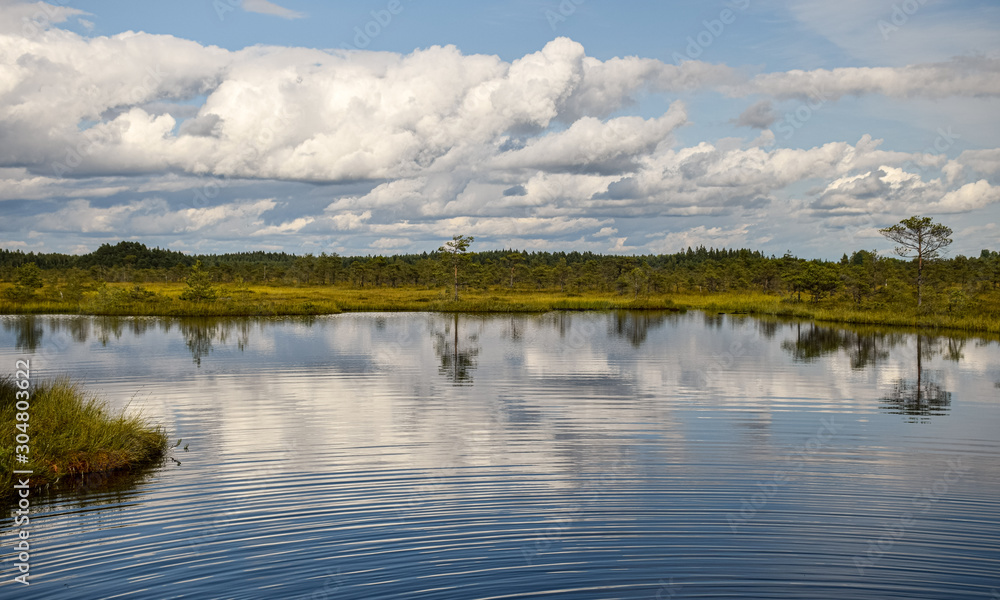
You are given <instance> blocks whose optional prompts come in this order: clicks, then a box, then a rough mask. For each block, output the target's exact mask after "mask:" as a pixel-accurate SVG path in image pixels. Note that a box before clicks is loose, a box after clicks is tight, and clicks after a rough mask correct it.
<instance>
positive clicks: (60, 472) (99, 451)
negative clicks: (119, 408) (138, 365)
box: [0, 377, 167, 500]
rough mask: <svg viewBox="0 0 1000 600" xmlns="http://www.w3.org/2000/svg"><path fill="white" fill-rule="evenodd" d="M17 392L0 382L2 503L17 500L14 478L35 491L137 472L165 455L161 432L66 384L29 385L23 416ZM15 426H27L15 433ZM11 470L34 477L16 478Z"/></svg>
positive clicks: (15, 387) (12, 382)
mask: <svg viewBox="0 0 1000 600" xmlns="http://www.w3.org/2000/svg"><path fill="white" fill-rule="evenodd" d="M21 381H24V380H21ZM32 383H33V382H32ZM21 391H22V390H21V389H20V388H19V387H18V385H17V384H16V382H15V380H13V379H11V378H10V377H6V378H3V379H0V432H2V436H0V464H2V465H3V469H0V489H2V490H3V491H2V492H0V497H2V498H3V499H4V500H13V499H14V498H16V496H15V492H16V490H15V488H14V485H15V484H16V483H17V482H16V481H15V478H18V479H19V480H20V479H24V478H27V479H28V480H29V485H30V487H31V488H35V489H37V488H42V487H45V486H49V485H51V484H54V483H56V482H59V481H60V480H65V479H72V478H75V477H79V476H81V475H86V474H90V473H107V472H116V471H123V470H136V469H140V468H142V467H145V466H148V465H151V464H154V463H156V462H157V461H158V460H160V459H161V458H162V457H163V455H164V452H165V451H166V448H167V436H166V433H165V432H164V431H163V429H162V428H160V427H154V426H152V425H151V424H150V423H149V422H148V421H147V420H145V419H144V418H142V417H141V416H129V415H126V414H125V413H124V412H121V413H113V412H111V411H110V410H109V409H108V407H107V405H106V403H105V402H103V401H101V400H100V399H98V398H96V397H94V396H91V395H88V394H87V393H85V392H84V391H82V390H81V389H80V387H79V386H77V385H75V384H73V383H71V382H69V381H67V380H57V381H53V382H48V383H43V384H40V385H38V386H37V387H36V386H35V385H31V386H30V387H29V388H28V390H27V391H28V392H29V394H28V400H27V402H28V410H26V411H21V410H17V409H18V406H17V401H18V400H19V398H17V393H18V392H21ZM20 399H23V395H22V397H21V398H20ZM21 408H24V405H23V404H22V405H21ZM24 419H27V420H26V421H25V420H24ZM19 423H21V424H26V425H27V426H26V427H22V428H18V427H17V425H18V424H19ZM18 435H26V436H27V444H18V441H19V440H18V439H17V436H18ZM20 441H25V438H24V437H21V439H20ZM24 446H27V448H26V449H27V452H25V450H26V449H25V448H24ZM19 454H20V455H22V456H25V457H27V462H26V463H21V462H20V461H18V460H17V455H19ZM15 469H17V470H24V471H33V473H32V474H30V475H15V474H14V472H13V471H14V470H15Z"/></svg>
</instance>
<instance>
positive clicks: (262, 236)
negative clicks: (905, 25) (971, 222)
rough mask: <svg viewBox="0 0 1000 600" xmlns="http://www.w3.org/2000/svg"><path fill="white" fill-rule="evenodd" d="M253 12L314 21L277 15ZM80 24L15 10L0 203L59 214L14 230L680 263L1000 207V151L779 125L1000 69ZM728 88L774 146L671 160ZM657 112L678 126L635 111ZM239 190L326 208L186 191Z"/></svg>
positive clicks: (2, 106)
mask: <svg viewBox="0 0 1000 600" xmlns="http://www.w3.org/2000/svg"><path fill="white" fill-rule="evenodd" d="M243 8H244V9H246V10H254V11H256V12H264V13H266V14H273V15H276V16H282V17H285V18H291V17H293V16H301V15H298V13H292V12H290V11H288V10H287V9H284V8H282V7H280V6H278V5H274V4H272V3H269V2H262V1H255V2H251V1H249V0H248V1H246V2H244V5H243ZM38 11H41V13H40V14H43V15H44V16H45V18H44V19H38V22H37V23H36V24H35V25H33V26H32V27H30V28H29V29H30V31H27V30H24V29H23V28H22V27H21V26H20V25H18V26H12V25H11V24H12V23H13V24H23V23H26V22H25V21H23V20H22V19H23V18H25V17H27V18H28V19H29V20H30V19H32V18H33V15H35V13H36V12H38ZM81 14H84V13H82V12H81V11H78V10H75V9H69V8H65V7H53V6H50V5H42V4H40V3H39V4H23V3H12V2H10V1H9V0H6V1H4V0H0V24H2V25H0V201H3V200H7V201H17V200H31V201H32V206H36V205H42V204H45V201H46V200H52V202H49V203H48V204H47V205H46V206H45V207H44V208H43V207H39V208H38V209H37V213H38V214H36V215H34V216H33V217H32V218H33V221H32V223H31V225H30V226H29V225H28V224H27V222H26V221H10V222H9V223H8V224H5V225H0V231H3V228H4V227H8V228H16V229H17V230H19V231H27V230H29V229H31V228H34V229H35V230H38V231H48V232H69V231H79V232H85V233H86V234H88V235H98V234H100V235H104V234H107V235H112V234H120V235H124V234H126V233H128V234H129V235H151V234H154V233H158V234H161V235H164V236H166V235H168V234H169V235H170V236H173V237H171V238H170V239H171V240H172V239H175V238H176V237H181V236H182V235H183V234H186V233H192V232H197V233H198V234H199V236H200V237H203V238H205V239H222V238H225V239H232V238H240V237H242V238H246V237H248V236H253V237H254V239H255V240H259V241H260V242H261V244H262V245H264V244H266V243H267V242H270V241H272V240H273V239H282V238H283V237H284V238H285V239H287V238H289V237H295V238H296V239H302V240H304V241H303V242H302V243H304V244H305V243H319V242H316V241H315V240H326V239H336V240H352V241H351V242H350V243H353V244H355V246H354V247H355V248H364V249H368V248H371V249H392V248H410V247H412V245H413V244H419V243H421V242H422V241H425V240H432V239H437V238H440V237H441V236H442V234H445V237H447V235H451V234H453V233H463V234H471V235H476V236H477V238H478V239H480V240H491V241H492V243H494V244H496V245H501V244H503V245H514V244H515V243H517V242H523V243H524V244H526V245H530V247H534V248H545V247H554V246H551V245H552V244H553V243H554V242H553V240H563V241H564V242H565V243H567V244H568V243H573V244H579V247H580V248H588V249H594V250H597V251H633V250H635V251H660V250H662V251H674V250H675V249H676V246H678V245H684V246H686V245H697V244H702V243H704V244H705V245H714V246H722V245H736V244H746V243H750V242H754V241H760V240H765V239H767V238H768V235H769V234H767V233H765V232H756V231H755V228H753V227H751V228H749V229H748V228H747V227H746V226H744V225H742V224H741V223H737V222H736V221H737V220H738V219H746V218H751V217H752V218H754V219H766V218H774V217H778V216H781V217H783V216H786V215H788V214H790V213H791V212H792V211H798V214H800V215H803V216H804V217H807V218H811V219H814V220H825V221H824V222H828V223H843V222H848V221H850V220H852V219H853V220H857V219H860V218H862V217H863V216H871V215H876V216H888V215H897V214H903V215H904V216H906V215H908V214H911V213H910V211H913V213H916V212H924V211H937V212H940V213H951V214H959V213H970V212H974V211H982V210H992V209H993V208H994V205H995V204H996V203H997V189H998V188H997V187H996V184H997V183H998V182H997V180H996V177H997V174H998V173H1000V150H997V149H970V150H966V151H964V152H962V153H961V154H960V155H959V156H958V157H957V158H955V157H952V158H951V159H949V157H948V156H946V155H945V154H944V153H941V154H934V153H926V152H925V153H912V152H900V151H893V150H886V149H883V148H882V144H881V140H879V139H876V138H874V137H872V136H871V135H865V136H863V137H861V138H860V139H858V140H857V141H856V142H853V143H852V142H851V141H831V142H828V143H821V144H817V145H814V146H812V147H804V148H782V147H776V146H775V136H774V134H773V133H772V132H771V131H770V130H769V128H770V127H771V126H772V125H774V123H775V120H776V115H775V108H774V106H775V103H777V102H780V101H782V100H787V99H791V98H803V97H817V96H818V97H820V98H822V99H824V100H836V99H838V98H841V97H843V96H866V95H878V96H882V97H888V98H894V99H900V98H930V99H940V98H945V97H949V96H957V97H987V98H995V97H996V96H998V95H1000V60H998V59H994V58H987V57H965V58H957V59H954V60H951V61H948V62H943V63H926V64H918V65H911V66H904V67H875V68H844V69H833V70H824V69H818V70H811V71H788V72H777V73H763V74H759V75H756V76H752V77H751V76H749V75H747V74H746V72H744V71H742V70H739V69H734V68H732V67H730V66H727V65H713V64H709V63H704V62H700V61H696V60H692V61H685V62H683V63H681V64H679V65H671V64H665V63H663V62H661V61H658V60H655V59H649V58H640V57H624V58H611V59H608V60H599V59H597V58H594V57H591V56H587V54H586V52H585V50H584V48H583V46H582V45H580V44H579V43H577V42H575V41H573V40H570V39H568V38H556V39H554V40H552V41H551V42H549V43H547V44H545V45H544V47H542V48H541V49H539V50H538V51H537V52H531V53H529V54H526V55H524V56H521V57H519V58H516V59H514V60H510V61H506V60H502V59H501V58H499V57H497V56H487V55H466V54H463V53H462V52H461V51H459V50H458V49H457V48H456V47H454V46H433V47H429V48H423V49H419V50H415V51H413V52H410V53H407V54H397V53H389V52H366V51H352V52H344V51H323V50H315V49H308V48H291V47H274V46H254V47H249V48H245V49H242V50H238V51H230V50H226V49H222V48H217V47H214V46H205V45H202V44H198V43H196V42H192V41H188V40H183V39H179V38H176V37H173V36H169V35H150V34H146V33H141V32H139V33H136V32H125V33H121V34H118V35H114V36H97V37H86V36H80V35H78V34H76V33H73V32H71V31H68V30H66V29H62V28H60V27H59V26H58V25H59V23H62V22H65V21H66V20H67V19H71V18H79V15H81ZM719 92H722V93H723V94H728V95H730V96H735V97H748V98H752V99H753V101H754V103H753V104H752V105H750V106H749V107H748V108H746V109H745V110H744V111H743V113H742V114H740V115H738V116H736V117H735V118H733V119H732V120H730V122H731V123H735V124H736V125H738V126H745V127H750V128H752V129H758V130H760V135H759V137H758V138H757V139H756V140H751V141H745V140H742V139H736V138H724V139H720V140H716V141H712V142H709V141H703V142H698V141H695V142H691V143H688V144H687V145H684V144H681V143H679V142H678V139H683V137H684V134H685V133H686V132H687V131H688V130H689V129H687V128H688V127H689V126H690V125H692V123H691V121H690V120H691V118H692V117H691V116H690V115H689V109H688V106H690V107H691V114H698V113H697V111H696V107H695V105H694V102H697V101H698V99H689V94H693V93H698V94H715V93H719ZM682 93H683V94H685V101H686V102H687V105H685V103H684V102H682V101H680V100H677V99H676V96H677V95H679V94H682ZM649 95H660V96H662V98H663V99H665V103H666V104H667V105H668V108H666V109H662V110H659V111H657V112H656V113H655V114H648V112H647V109H648V106H649V105H643V116H636V115H635V114H630V111H631V108H630V107H631V106H632V105H633V104H634V103H636V102H637V101H638V100H639V99H641V98H644V97H646V96H649ZM657 102H659V100H658V101H657ZM726 102H732V101H731V100H726ZM652 105H655V106H658V104H655V103H653V104H652ZM697 108H700V107H697ZM635 112H638V111H635ZM732 116H733V115H726V116H725V117H724V118H723V120H722V123H725V119H729V117H732ZM859 135H860V134H859ZM853 139H857V138H853ZM963 143H967V141H966V140H963ZM235 181H239V182H240V184H239V185H240V193H241V194H242V192H243V190H245V189H247V188H248V187H249V185H248V183H247V182H250V181H252V182H255V183H254V185H259V186H266V185H272V184H274V185H277V184H278V183H280V184H282V185H286V186H289V187H292V188H294V189H303V188H306V187H307V188H308V189H310V190H313V192H310V193H311V194H313V195H312V196H310V198H309V201H308V202H305V201H300V199H299V198H297V197H294V196H293V195H292V194H288V195H285V194H281V199H280V200H278V199H276V198H278V194H276V193H272V192H271V191H270V190H267V191H260V192H259V194H260V195H267V196H268V197H267V198H264V199H253V198H249V197H245V196H239V198H240V199H236V198H235V195H236V191H235V190H232V189H230V190H228V191H227V194H228V195H227V196H226V197H225V198H215V197H214V196H212V199H210V200H211V201H209V202H201V203H199V204H197V205H196V206H194V207H193V208H192V204H193V203H192V202H191V200H190V199H191V197H192V194H193V193H194V192H192V191H189V190H192V189H194V190H197V189H198V188H201V187H204V186H208V185H209V183H210V184H212V185H215V186H216V187H219V188H221V187H226V186H229V185H232V183H233V182H235ZM205 182H209V183H205ZM275 182H277V183H275ZM300 182H306V183H318V184H323V185H316V186H301V185H300ZM295 186H298V187H297V188H296V187H295ZM212 189H215V188H212ZM261 189H262V190H263V189H264V188H263V187H261ZM185 191H186V192H187V193H185V194H183V196H184V197H183V198H181V197H180V195H181V194H180V192H185ZM97 199H100V201H98V200H97ZM181 205H183V206H181ZM53 206H54V207H55V208H53ZM693 216H697V217H704V218H705V219H702V220H701V221H702V223H704V221H705V220H706V219H716V220H714V221H711V222H710V223H709V224H699V225H698V226H693V227H690V228H688V229H685V230H683V231H679V232H678V231H675V230H676V229H678V227H677V226H676V224H675V223H674V221H675V220H676V218H677V217H693ZM628 219H634V221H633V222H641V227H638V228H636V227H632V226H630V225H627V224H626V221H627V220H628ZM655 219H661V221H658V223H661V224H662V223H669V224H670V226H669V227H666V228H661V229H660V230H661V231H663V230H666V231H675V232H674V233H670V234H657V235H654V236H652V237H647V235H646V233H647V232H648V231H649V230H648V229H643V228H642V227H651V225H649V223H650V222H652V221H653V220H655ZM751 231H755V233H753V234H751ZM234 232H235V233H234ZM3 234H4V235H6V236H7V237H11V236H9V235H7V232H6V231H3ZM213 236H215V238H213ZM753 236H755V237H753ZM393 240H399V242H398V245H394V244H396V242H394V241H393ZM15 241H16V240H15ZM338 243H340V242H339V241H338ZM345 243H346V242H345ZM434 247H436V246H434ZM526 247H527V246H526Z"/></svg>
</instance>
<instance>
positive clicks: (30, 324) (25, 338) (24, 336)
mask: <svg viewBox="0 0 1000 600" xmlns="http://www.w3.org/2000/svg"><path fill="white" fill-rule="evenodd" d="M3 328H4V329H6V330H7V331H10V330H12V329H13V330H14V332H15V333H16V335H17V341H16V342H14V344H15V347H16V348H17V349H18V350H21V351H23V352H34V351H35V350H37V349H38V347H39V346H41V345H42V336H43V335H45V332H44V331H43V330H42V325H41V323H39V322H38V317H36V316H34V315H27V316H23V317H15V318H13V319H4V322H3Z"/></svg>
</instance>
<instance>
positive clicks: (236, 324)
mask: <svg viewBox="0 0 1000 600" xmlns="http://www.w3.org/2000/svg"><path fill="white" fill-rule="evenodd" d="M42 319H43V318H42V317H35V316H26V317H19V318H16V319H5V320H4V321H3V326H4V329H6V330H7V331H14V332H15V335H16V346H17V349H19V350H22V351H25V352H35V351H36V350H38V348H39V347H40V346H41V344H42V338H43V335H44V330H43V328H42V322H43V321H42ZM254 323H255V321H252V320H250V319H217V318H204V319H197V318H194V319H189V318H185V319H161V318H151V317H89V316H81V317H72V318H47V319H45V325H46V326H47V327H48V329H49V331H50V332H51V334H52V336H53V337H56V338H57V336H58V335H59V334H60V333H62V334H64V335H68V336H69V337H70V338H71V339H72V340H73V341H74V342H76V343H80V344H83V343H86V342H87V340H89V339H91V338H93V339H95V340H97V341H98V342H99V343H100V344H101V345H102V346H107V345H108V343H109V342H111V340H117V339H120V338H121V337H122V335H124V334H125V333H131V334H132V335H134V336H137V337H138V336H141V335H143V334H144V333H146V332H147V331H149V330H151V329H159V330H161V331H163V332H164V333H166V332H169V331H170V330H171V329H173V328H174V327H175V326H176V327H177V328H178V330H179V331H180V332H181V334H182V335H183V336H184V341H185V344H186V345H187V347H188V350H190V351H191V356H192V357H193V358H194V362H195V363H196V364H198V365H199V366H200V365H201V359H202V358H204V357H205V356H208V355H209V354H210V353H211V351H212V348H213V345H214V344H215V343H220V344H228V343H229V342H230V340H232V339H233V338H235V341H236V345H237V347H238V348H239V349H240V350H245V349H246V347H247V345H248V342H249V339H250V333H251V329H252V327H253V325H254ZM51 343H54V344H58V343H59V342H58V339H57V340H56V341H53V342H51Z"/></svg>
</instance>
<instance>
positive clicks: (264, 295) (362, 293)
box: [0, 283, 1000, 333]
mask: <svg viewBox="0 0 1000 600" xmlns="http://www.w3.org/2000/svg"><path fill="white" fill-rule="evenodd" d="M185 289H187V286H185V284H183V283H151V284H145V285H144V286H143V287H142V288H139V289H137V286H135V285H134V284H108V285H107V286H106V287H104V288H102V289H100V290H98V291H96V292H88V293H87V294H86V295H84V297H83V298H82V299H81V300H80V301H78V302H67V301H63V300H58V299H55V298H44V297H42V298H40V299H37V300H32V301H27V302H14V301H11V300H8V299H5V298H2V295H0V314H90V315H109V316H202V317H218V316H287V315H323V314H336V313H340V312H380V311H386V312H388V311H391V312H405V311H431V312H466V313H518V312H548V311H552V310H612V309H632V310H646V309H649V310H684V309H687V308H691V309H701V310H706V311H710V312H711V311H714V312H731V313H743V314H752V315H770V316H787V317H797V318H803V319H812V320H816V321H828V322H838V323H854V324H868V325H893V326H905V327H932V328H946V329H961V330H966V331H974V332H988V333H1000V293H997V292H996V291H993V292H988V293H984V294H981V295H980V296H979V297H978V298H973V299H970V302H969V303H968V305H967V306H964V307H962V308H961V309H960V310H955V311H954V312H952V311H949V310H948V309H947V307H942V306H941V305H940V304H941V303H940V302H938V303H937V304H934V303H928V308H925V310H923V311H918V310H917V309H916V307H915V306H914V305H913V302H912V300H911V299H910V298H909V297H906V298H904V299H900V300H898V301H896V302H893V303H892V304H891V305H888V306H886V305H881V306H872V307H869V308H861V307H858V306H857V305H855V304H853V303H852V302H851V301H850V300H846V299H843V298H840V299H825V300H822V301H820V302H811V301H809V300H808V297H807V298H806V300H805V301H803V302H791V301H790V299H789V298H787V297H783V296H779V295H775V294H765V293H761V292H714V293H677V294H666V295H654V296H650V297H641V298H638V299H635V298H632V297H630V296H620V295H618V294H615V293H610V292H608V293H601V292H583V293H566V292H560V291H558V290H510V289H506V288H501V289H490V290H465V291H463V292H462V294H461V298H460V300H459V301H457V302H455V301H452V300H451V296H450V293H449V292H447V291H446V290H443V289H441V288H433V289H430V288H419V287H412V286H411V287H400V288H362V289H358V288H351V287H344V286H339V285H337V286H302V287H294V286H269V285H266V286H265V285H252V286H239V287H236V286H225V285H220V286H218V287H217V289H218V292H219V298H218V299H216V300H214V301H211V302H192V301H187V300H181V299H180V295H181V293H182V292H183V291H184V290H185ZM942 297H943V296H942Z"/></svg>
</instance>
